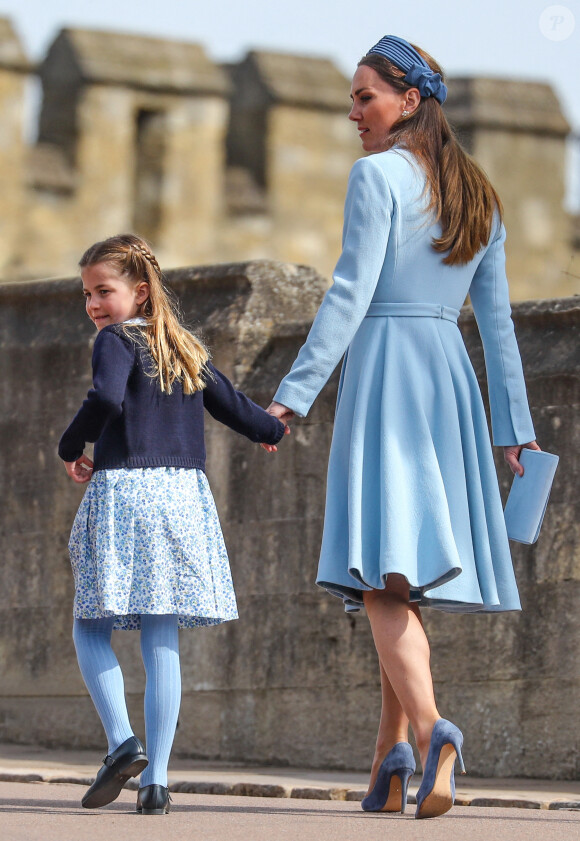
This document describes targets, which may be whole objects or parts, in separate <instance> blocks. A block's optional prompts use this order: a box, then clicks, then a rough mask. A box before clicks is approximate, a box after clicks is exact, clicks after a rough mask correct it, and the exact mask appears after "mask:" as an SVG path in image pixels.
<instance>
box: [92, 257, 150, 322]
mask: <svg viewBox="0 0 580 841" xmlns="http://www.w3.org/2000/svg"><path fill="white" fill-rule="evenodd" d="M81 278H82V281H83V293H84V296H85V302H86V308H87V315H88V316H89V318H90V319H91V321H92V322H93V324H95V325H96V327H97V330H102V329H103V327H106V326H107V324H120V323H121V322H123V321H127V319H129V318H134V317H135V316H137V315H139V313H140V311H141V307H142V306H143V304H144V303H145V301H146V300H147V298H148V297H149V284H148V283H145V282H140V283H133V282H132V281H131V280H130V279H129V278H127V277H126V275H122V274H120V273H119V272H118V270H117V269H116V267H115V266H114V265H113V263H106V262H104V263H96V264H95V265H94V266H85V267H84V268H83V269H82V271H81Z"/></svg>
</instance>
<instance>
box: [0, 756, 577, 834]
mask: <svg viewBox="0 0 580 841" xmlns="http://www.w3.org/2000/svg"><path fill="white" fill-rule="evenodd" d="M100 759H101V758H100V757H99V756H97V755H96V753H94V752H89V751H74V752H73V751H70V752H67V751H51V750H45V749H42V748H31V747H22V746H14V745H0V841H37V839H38V841H40V839H42V841H52V839H58V841H83V839H85V838H88V839H90V841H117V839H118V838H121V839H122V841H133V839H135V841H149V839H155V841H158V839H159V838H160V837H161V834H162V837H163V841H173V839H175V840H176V841H178V840H179V841H183V839H188V841H189V839H198V838H200V839H203V841H214V839H215V841H238V839H239V841H242V839H243V841H285V839H292V840H293V841H294V839H299V841H311V839H312V841H325V840H326V839H329V840H330V841H343V839H344V841H347V839H348V841H352V839H357V838H364V839H365V841H374V839H377V840H378V839H381V841H384V839H385V832H386V831H388V832H391V830H394V824H393V822H394V821H396V822H397V826H396V833H397V841H406V839H413V841H414V839H423V838H424V837H425V834H426V832H428V836H429V841H455V839H457V841H465V839H466V838H468V839H469V841H480V839H481V841H504V839H505V841H513V839H517V841H520V839H522V841H527V839H538V841H552V839H554V841H556V840H557V841H560V839H561V841H575V840H576V839H579V841H580V782H578V781H576V782H564V781H549V780H497V779H494V780H483V779H476V778H469V777H458V778H457V799H456V804H457V805H456V806H455V807H454V808H453V810H452V811H451V812H450V813H449V814H448V815H444V816H442V817H441V818H434V819H431V820H429V821H415V820H414V819H413V814H414V807H413V805H412V803H413V801H414V794H415V792H416V790H417V788H418V785H419V783H420V778H417V779H415V780H414V785H411V786H410V792H411V796H410V798H409V800H410V803H409V806H408V807H407V814H406V815H404V816H400V815H376V814H374V815H373V814H366V813H364V812H362V811H361V809H360V805H359V803H358V801H359V800H360V799H361V798H362V796H363V794H364V791H365V784H366V775H365V774H359V773H354V772H337V771H310V770H302V769H290V768H272V767H268V768H256V767H249V766H241V765H238V766H236V765H225V764H216V763H211V764H210V763H202V762H193V761H191V760H175V761H172V763H171V766H170V788H171V790H172V797H173V803H172V811H171V814H170V815H168V816H165V817H163V818H162V820H163V823H161V824H160V823H159V820H161V817H159V818H158V817H157V816H145V817H144V816H141V815H137V814H136V813H135V811H134V809H135V799H136V795H135V792H134V791H130V790H125V791H123V792H122V794H121V796H120V798H119V799H118V800H117V801H115V803H112V804H111V805H110V806H107V807H105V808H103V809H97V810H94V811H93V810H86V809H82V808H81V806H80V798H81V796H82V794H83V792H84V790H85V788H86V787H87V786H88V785H89V784H90V782H91V781H92V779H93V778H94V775H95V773H96V771H97V770H98V767H99V763H100ZM134 785H136V784H135V783H134ZM244 795H245V796H244ZM387 822H388V825H387ZM427 827H428V829H427Z"/></svg>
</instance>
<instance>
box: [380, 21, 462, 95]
mask: <svg viewBox="0 0 580 841" xmlns="http://www.w3.org/2000/svg"><path fill="white" fill-rule="evenodd" d="M371 54H375V55H382V56H383V57H384V58H388V59H389V61H392V63H393V64H395V65H396V66H397V67H398V68H399V70H403V71H404V72H405V74H406V75H405V82H407V83H408V84H409V85H412V86H413V87H414V88H418V89H419V93H420V94H421V96H422V97H428V96H433V97H435V99H436V100H437V102H439V103H441V105H443V103H444V102H445V100H446V99H447V85H445V84H444V82H443V80H442V79H441V74H440V73H435V72H434V71H433V70H431V68H430V67H429V65H428V64H427V62H426V61H425V59H424V58H423V57H422V56H421V55H419V53H418V52H417V50H416V49H415V48H414V47H412V46H411V44H409V42H408V41H405V40H404V38H397V36H396V35H385V37H384V38H381V40H380V41H379V42H378V44H375V46H374V47H373V48H372V49H371V50H369V51H368V53H367V55H371Z"/></svg>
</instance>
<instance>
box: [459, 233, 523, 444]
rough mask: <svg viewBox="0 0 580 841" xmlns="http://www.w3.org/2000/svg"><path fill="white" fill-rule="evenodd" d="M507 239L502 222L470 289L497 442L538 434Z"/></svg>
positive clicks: (494, 437) (521, 442) (519, 441)
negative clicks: (514, 313) (514, 310)
mask: <svg viewBox="0 0 580 841" xmlns="http://www.w3.org/2000/svg"><path fill="white" fill-rule="evenodd" d="M505 238H506V233H505V228H504V226H503V225H500V226H499V230H498V232H497V233H496V235H495V237H494V238H493V240H492V241H491V243H490V245H489V246H488V248H487V250H486V253H485V254H484V256H483V258H482V260H481V262H480V263H479V266H478V267H477V270H476V272H475V275H474V276H473V280H472V282H471V288H470V290H469V295H470V298H471V303H472V305H473V311H474V313H475V318H476V320H477V326H478V328H479V332H480V335H481V340H482V343H483V350H484V355H485V368H486V372H487V383H488V391H489V403H490V410H491V423H492V429H493V442H494V444H496V445H497V446H504V447H506V446H510V445H512V444H527V443H528V442H529V441H533V440H534V439H535V437H536V435H535V432H534V426H533V424H532V419H531V416H530V410H529V407H528V398H527V395H526V384H525V381H524V373H523V370H522V362H521V358H520V353H519V349H518V345H517V341H516V336H515V332H514V325H513V321H512V319H511V307H510V301H509V290H508V282H507V277H506V271H505V251H504V243H505Z"/></svg>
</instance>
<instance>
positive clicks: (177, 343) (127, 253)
mask: <svg viewBox="0 0 580 841" xmlns="http://www.w3.org/2000/svg"><path fill="white" fill-rule="evenodd" d="M97 263H111V264H112V265H113V266H114V267H115V268H116V269H117V271H118V272H119V274H120V275H122V276H123V277H124V278H126V279H127V280H129V281H130V282H131V283H133V284H137V283H142V282H145V283H147V284H148V285H149V297H148V298H147V300H146V301H145V303H144V304H142V305H141V310H140V313H139V314H140V315H141V316H143V317H144V318H145V320H146V322H147V327H146V330H145V338H146V341H147V346H148V349H149V351H150V353H151V356H152V357H153V363H154V366H155V367H154V373H153V376H154V377H156V378H158V379H159V385H160V387H161V391H165V392H167V393H168V394H171V391H172V386H173V383H174V382H175V381H176V380H177V381H179V382H181V384H182V388H183V391H184V393H185V394H193V392H195V391H200V390H201V389H203V388H204V386H205V377H204V373H205V365H206V363H207V361H208V359H209V352H208V351H207V349H206V348H205V346H204V345H203V343H202V342H201V341H200V340H199V339H198V338H196V337H195V336H194V335H193V334H192V333H190V332H189V330H186V329H185V327H183V326H182V325H181V323H180V320H179V309H178V306H177V302H176V300H175V296H174V295H173V293H172V292H171V291H170V290H169V289H168V287H167V286H166V284H165V281H164V278H163V274H162V272H161V269H160V268H159V263H158V262H157V260H156V258H155V255H154V254H153V252H152V251H151V248H150V247H149V245H148V244H147V243H146V242H145V240H143V239H141V238H140V237H138V236H134V235H133V234H121V235H119V236H115V237H110V238H109V239H106V240H103V241H102V242H97V243H95V244H94V245H92V246H91V247H90V248H89V249H87V251H85V253H84V254H83V256H82V257H81V260H80V262H79V266H80V267H81V269H83V268H85V267H87V266H94V265H96V264H97Z"/></svg>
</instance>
